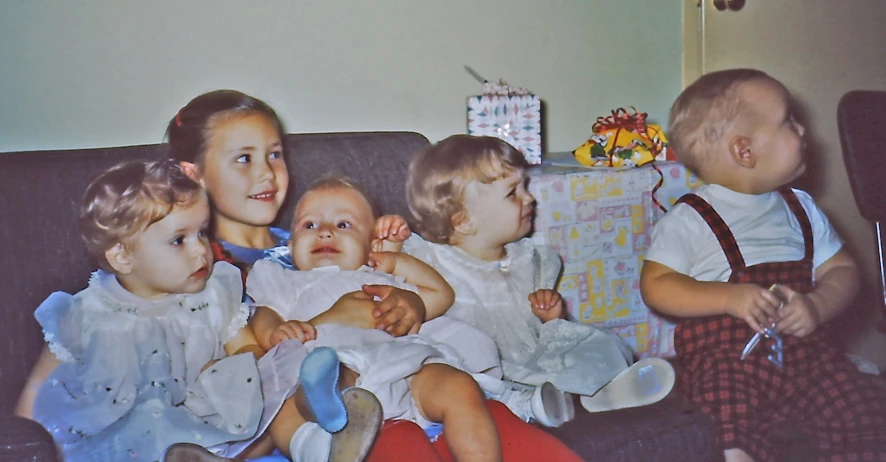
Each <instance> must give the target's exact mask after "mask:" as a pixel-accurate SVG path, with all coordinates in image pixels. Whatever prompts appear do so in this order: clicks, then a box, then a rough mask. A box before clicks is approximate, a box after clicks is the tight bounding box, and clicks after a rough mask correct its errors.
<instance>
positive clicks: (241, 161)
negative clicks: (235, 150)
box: [234, 154, 252, 164]
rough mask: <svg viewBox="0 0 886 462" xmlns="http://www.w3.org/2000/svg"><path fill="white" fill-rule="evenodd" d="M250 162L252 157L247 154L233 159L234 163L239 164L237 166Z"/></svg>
mask: <svg viewBox="0 0 886 462" xmlns="http://www.w3.org/2000/svg"><path fill="white" fill-rule="evenodd" d="M251 160H252V156H251V155H249V154H243V155H242V156H240V157H238V158H236V159H234V162H237V163H239V164H245V163H248V162H250V161H251Z"/></svg>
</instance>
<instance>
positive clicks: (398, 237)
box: [372, 215, 412, 252]
mask: <svg viewBox="0 0 886 462" xmlns="http://www.w3.org/2000/svg"><path fill="white" fill-rule="evenodd" d="M411 235H412V231H411V230H410V229H409V225H408V224H407V223H406V219H404V218H403V217H401V216H400V215H384V216H382V217H379V218H378V220H375V238H374V239H372V250H374V251H376V252H382V251H391V252H399V251H400V248H401V247H402V244H403V241H405V240H406V239H408V238H409V236H411Z"/></svg>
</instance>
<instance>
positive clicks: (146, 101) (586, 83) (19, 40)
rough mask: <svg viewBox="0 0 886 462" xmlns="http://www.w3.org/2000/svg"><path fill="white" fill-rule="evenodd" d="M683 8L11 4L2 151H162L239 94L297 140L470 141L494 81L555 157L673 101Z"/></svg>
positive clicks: (9, 0) (603, 1) (659, 114)
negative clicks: (535, 112) (467, 68)
mask: <svg viewBox="0 0 886 462" xmlns="http://www.w3.org/2000/svg"><path fill="white" fill-rule="evenodd" d="M680 21H681V2H680V0H559V1H545V0H485V1H484V0H446V1H443V0H440V1H431V0H399V1H398V0H371V1H370V0H366V1H361V0H348V1H344V0H343V1H334V0H330V1H308V0H261V1H249V2H247V1H234V0H150V1H137V0H79V1H77V0H69V1H68V0H65V1H62V0H58V1H50V0H3V1H0V151H13V150H28V149H56V148H79V147H96V146H113V145H127V144H140V143H155V142H159V141H161V138H162V134H163V131H164V129H165V125H166V122H167V121H168V120H169V118H170V117H171V116H172V115H173V114H174V113H175V112H176V111H177V110H178V108H179V107H181V106H182V105H183V104H184V103H185V102H187V101H188V100H189V99H190V98H191V97H193V96H196V95H197V94H199V93H202V92H204V91H207V90H211V89H215V88H222V87H226V88H235V89H239V90H242V91H245V92H247V93H250V94H253V95H255V96H258V97H260V98H263V99H265V100H266V101H268V102H269V103H270V104H271V105H273V106H274V107H275V108H277V110H278V111H279V113H280V114H281V116H282V117H283V119H284V122H285V123H286V124H287V127H288V129H289V131H291V132H322V131H348V130H414V131H417V132H421V133H423V134H425V135H426V136H428V138H430V139H431V140H432V141H433V140H438V139H441V138H443V137H445V136H447V135H450V134H453V133H463V132H464V131H465V123H466V122H465V120H466V116H465V97H466V96H468V95H470V94H474V93H477V92H478V91H479V89H480V85H479V84H478V83H477V82H476V81H474V80H473V79H472V78H471V77H469V76H468V75H467V74H466V73H465V72H464V70H463V69H462V65H464V64H469V65H471V66H473V67H474V68H475V69H477V70H478V71H479V72H480V73H482V74H484V75H485V76H486V77H487V78H504V79H506V80H508V81H509V82H510V83H512V84H515V85H519V86H524V87H527V88H529V89H531V90H533V91H534V92H535V93H536V94H538V95H540V96H541V98H542V100H543V101H544V102H545V104H546V106H545V110H546V113H545V115H546V118H545V119H544V124H545V127H546V134H547V139H546V144H547V147H548V148H549V150H568V149H572V148H574V147H575V146H577V145H579V144H581V143H582V142H583V141H584V140H585V139H586V138H587V136H588V134H589V131H590V126H591V124H592V123H593V122H594V120H595V118H596V117H597V116H599V115H604V114H606V113H608V111H609V110H610V109H612V108H615V107H618V106H629V105H634V106H636V107H637V108H639V109H641V110H645V111H647V112H649V113H650V117H651V118H652V119H653V120H658V121H663V119H664V118H665V117H666V113H667V108H668V107H669V105H670V103H671V101H672V100H673V98H674V97H675V96H676V94H677V93H678V92H679V90H680V88H681V87H680V70H681V64H680V56H681V25H680Z"/></svg>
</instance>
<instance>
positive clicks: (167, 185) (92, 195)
mask: <svg viewBox="0 0 886 462" xmlns="http://www.w3.org/2000/svg"><path fill="white" fill-rule="evenodd" d="M202 194H203V189H202V188H201V187H200V185H199V184H198V183H196V182H195V181H194V180H192V179H190V178H188V177H187V176H186V175H185V174H184V172H182V170H181V167H179V166H178V164H177V163H176V162H174V161H168V160H165V161H153V162H147V161H129V162H123V163H120V164H117V165H115V166H113V167H111V168H110V169H108V170H105V171H104V172H102V173H101V174H100V175H99V176H98V177H96V178H95V179H94V180H92V183H90V184H89V186H87V187H86V192H85V193H84V194H83V200H82V201H81V204H80V221H79V226H80V235H81V236H82V237H83V241H84V242H85V243H86V250H87V252H89V255H90V256H92V258H94V259H95V260H96V262H97V263H98V265H99V267H101V268H102V269H103V270H105V271H109V272H113V268H111V265H110V264H109V263H108V260H107V258H105V252H107V250H108V249H110V248H111V247H113V246H115V245H117V244H122V245H123V246H124V247H126V246H129V245H131V244H132V241H133V240H134V239H135V238H136V237H137V236H138V235H139V233H141V232H142V231H144V230H145V229H146V228H147V227H148V226H150V225H151V224H153V223H156V222H158V221H160V220H162V219H163V218H165V217H166V216H167V215H169V214H170V213H172V211H173V210H174V209H175V208H176V207H188V206H190V205H192V204H194V202H196V201H197V198H198V197H200V196H201V195H202Z"/></svg>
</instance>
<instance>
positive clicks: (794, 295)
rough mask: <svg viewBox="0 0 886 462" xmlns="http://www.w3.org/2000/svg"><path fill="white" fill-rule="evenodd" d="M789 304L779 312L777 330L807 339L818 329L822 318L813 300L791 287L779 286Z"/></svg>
mask: <svg viewBox="0 0 886 462" xmlns="http://www.w3.org/2000/svg"><path fill="white" fill-rule="evenodd" d="M779 288H780V289H781V292H782V293H783V294H784V296H785V298H787V300H788V302H787V303H786V304H785V305H784V306H783V307H782V308H781V310H779V311H778V318H777V319H778V326H776V330H778V332H781V333H783V334H787V335H793V336H794V337H805V336H807V335H809V334H811V333H812V332H814V331H815V329H816V328H817V327H818V325H819V323H821V318H820V317H819V315H818V310H817V309H816V308H815V305H814V304H813V303H812V300H810V299H809V297H807V296H806V294H802V293H800V292H795V291H793V290H792V289H791V288H790V287H787V286H779Z"/></svg>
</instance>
